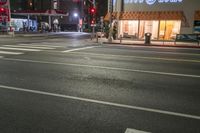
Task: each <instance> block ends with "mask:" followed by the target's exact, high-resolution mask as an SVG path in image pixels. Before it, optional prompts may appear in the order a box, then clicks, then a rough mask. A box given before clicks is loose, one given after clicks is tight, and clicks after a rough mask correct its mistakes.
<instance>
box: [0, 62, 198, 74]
mask: <svg viewBox="0 0 200 133" xmlns="http://www.w3.org/2000/svg"><path fill="white" fill-rule="evenodd" d="M3 60H9V61H20V62H31V63H41V64H53V65H66V66H74V67H89V68H96V69H107V70H116V71H127V72H137V73H148V74H156V75H166V76H179V77H189V78H200V75H192V74H180V73H168V72H156V71H147V70H138V69H129V68H119V67H106V66H93V65H84V64H71V63H61V62H49V61H37V60H26V59H15V58H3Z"/></svg>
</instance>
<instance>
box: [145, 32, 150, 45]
mask: <svg viewBox="0 0 200 133" xmlns="http://www.w3.org/2000/svg"><path fill="white" fill-rule="evenodd" d="M151 35H152V34H151V33H145V44H151Z"/></svg>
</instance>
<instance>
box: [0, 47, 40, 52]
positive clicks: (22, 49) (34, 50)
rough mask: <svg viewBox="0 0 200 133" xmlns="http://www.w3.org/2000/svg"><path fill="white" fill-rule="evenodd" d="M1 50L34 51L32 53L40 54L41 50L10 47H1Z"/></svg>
mask: <svg viewBox="0 0 200 133" xmlns="http://www.w3.org/2000/svg"><path fill="white" fill-rule="evenodd" d="M0 49H4V50H19V51H32V52H39V51H41V50H39V49H25V48H9V47H0Z"/></svg>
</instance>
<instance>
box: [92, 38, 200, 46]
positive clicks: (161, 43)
mask: <svg viewBox="0 0 200 133" xmlns="http://www.w3.org/2000/svg"><path fill="white" fill-rule="evenodd" d="M93 41H94V42H97V39H96V38H95V39H93ZM98 43H103V44H118V45H119V44H120V45H133V46H160V47H181V48H200V45H199V44H198V43H195V42H191V43H188V42H174V41H157V40H154V41H151V44H145V41H144V40H128V39H126V40H125V39H124V40H121V42H120V40H112V42H108V39H106V38H98Z"/></svg>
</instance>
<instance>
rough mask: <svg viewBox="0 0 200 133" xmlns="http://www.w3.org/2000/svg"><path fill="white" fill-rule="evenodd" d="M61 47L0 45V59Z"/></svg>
mask: <svg viewBox="0 0 200 133" xmlns="http://www.w3.org/2000/svg"><path fill="white" fill-rule="evenodd" d="M59 47H62V46H53V45H44V44H41V45H40V44H17V45H1V46H0V58H3V57H4V56H8V55H22V54H25V53H26V52H40V51H45V50H54V49H57V48H59Z"/></svg>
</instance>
